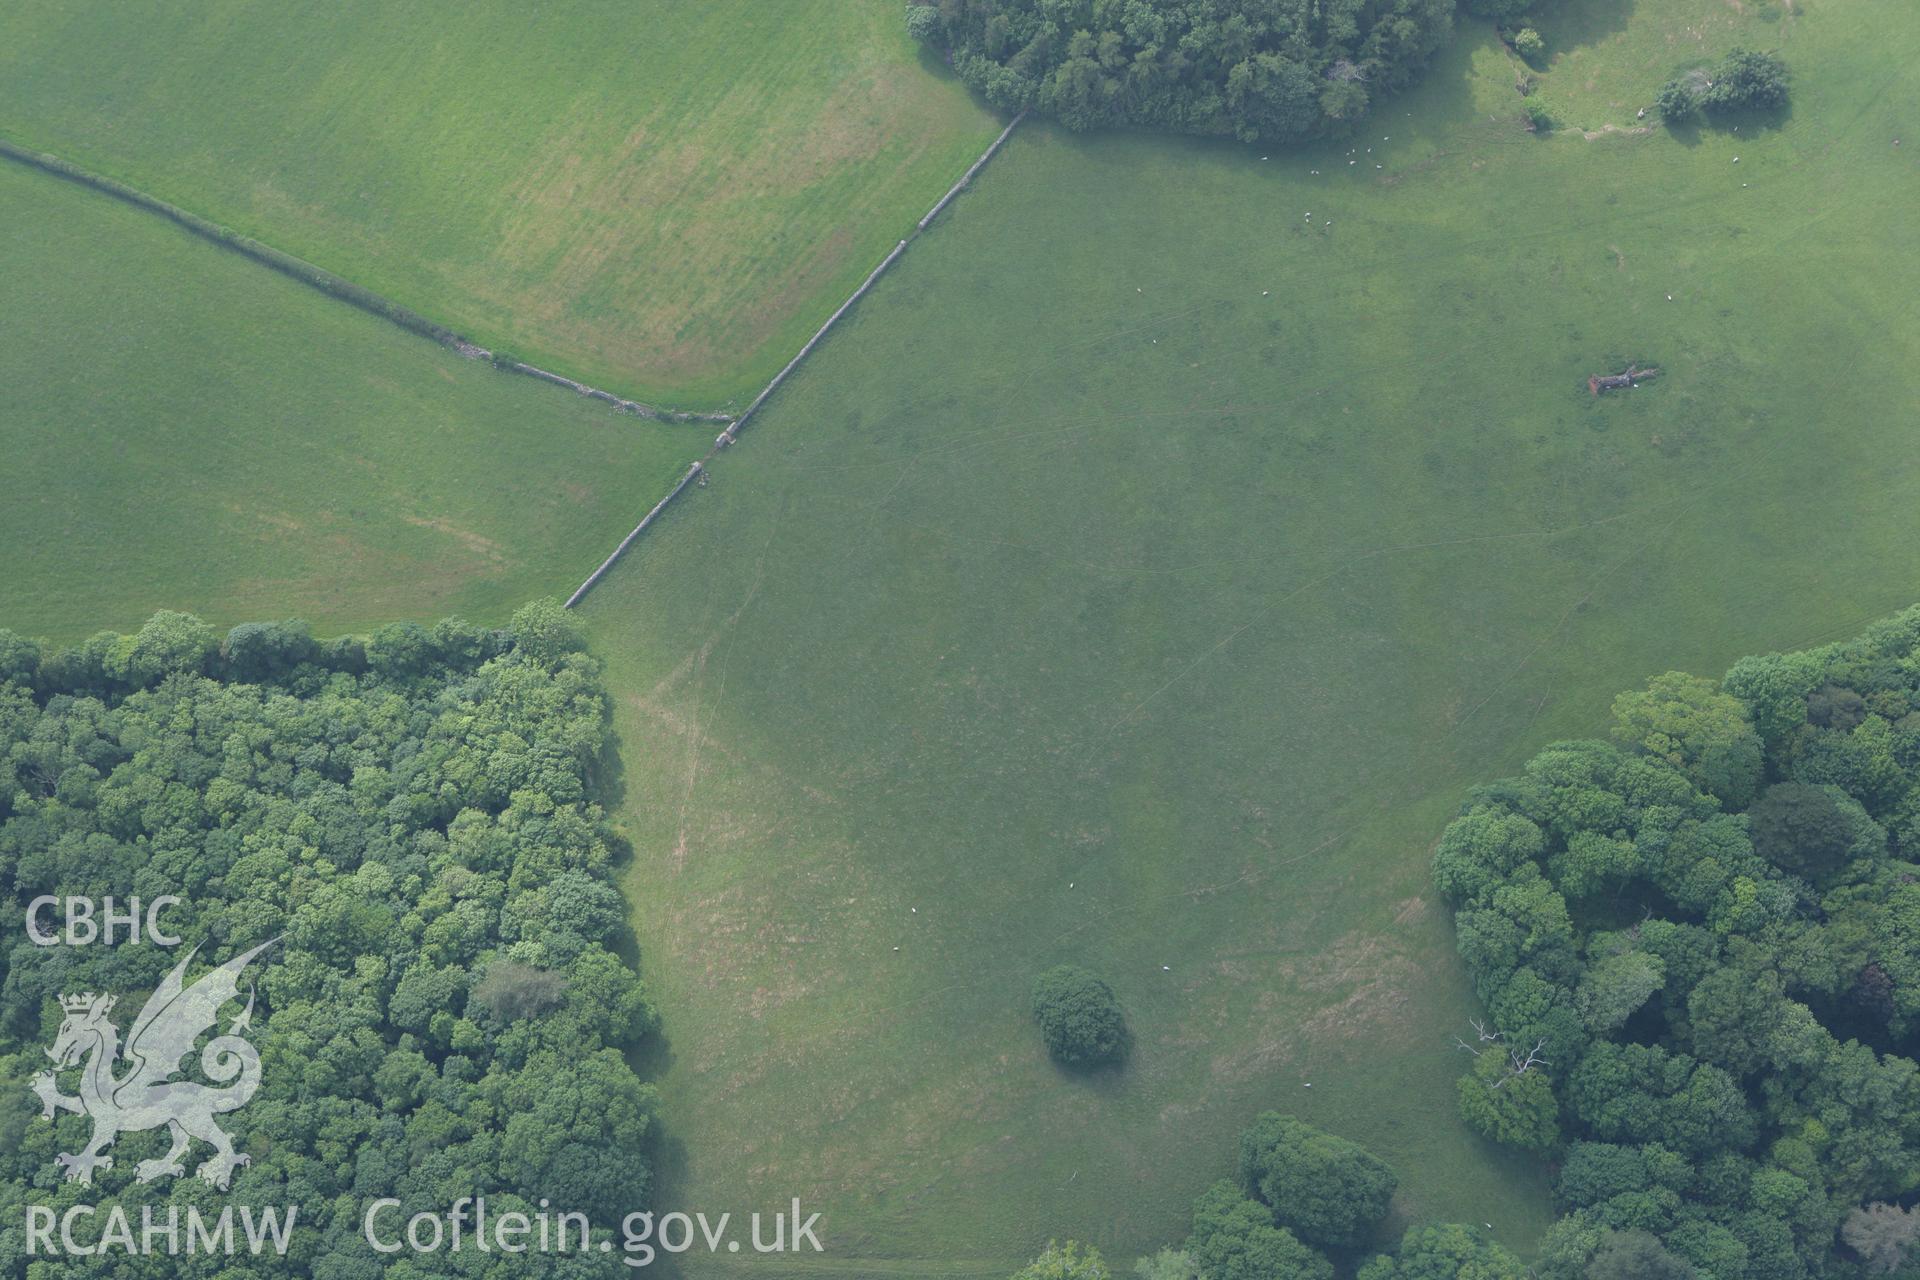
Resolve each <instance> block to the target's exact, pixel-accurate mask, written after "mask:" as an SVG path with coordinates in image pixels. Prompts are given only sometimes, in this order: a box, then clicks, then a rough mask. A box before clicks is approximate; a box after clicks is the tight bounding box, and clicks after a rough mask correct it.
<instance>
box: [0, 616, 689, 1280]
mask: <svg viewBox="0 0 1920 1280" xmlns="http://www.w3.org/2000/svg"><path fill="white" fill-rule="evenodd" d="M606 725H607V707H606V698H605V695H604V694H603V692H602V690H601V687H600V683H599V668H598V666H597V664H596V662H595V661H594V660H593V659H592V658H591V657H590V656H588V655H587V654H585V653H584V652H582V645H581V641H580V636H579V633H578V631H577V629H576V628H575V626H574V624H573V622H572V620H571V618H570V617H568V616H567V615H565V614H564V613H562V612H561V611H560V610H559V609H558V608H557V607H556V606H553V605H551V604H541V605H536V606H529V607H528V608H527V609H525V610H522V611H521V612H520V613H519V614H517V615H516V616H515V618H514V621H513V624H512V625H511V626H510V627H508V628H506V629H504V630H486V629H480V628H475V627H470V626H467V625H465V624H463V623H459V622H453V621H449V622H443V623H440V624H438V625H436V626H433V627H420V626H416V625H412V624H405V625H399V626H392V627H387V628H384V629H382V630H381V631H378V632H376V633H375V634H374V635H372V636H371V637H368V638H366V639H365V640H358V639H346V640H337V641H328V642H322V641H316V640H315V639H313V638H312V637H311V636H310V635H309V634H308V632H307V629H306V628H305V627H304V626H301V625H299V624H297V623H271V624H249V625H245V626H240V627H235V628H234V629H233V630H231V631H229V632H228V633H227V634H226V635H225V636H224V637H222V636H220V635H219V634H218V633H216V632H215V631H214V630H213V629H212V628H210V627H208V626H207V625H206V624H205V623H203V622H201V621H200V620H198V619H196V618H192V617H190V616H188V615H185V614H175V613H161V614H157V615H155V617H154V618H153V619H152V621H150V622H148V623H147V624H146V626H144V627H142V628H141V629H140V630H139V631H138V632H137V633H135V634H134V635H131V636H119V635H113V634H106V633H103V634H102V635H98V636H95V637H94V638H92V639H90V640H88V641H85V642H84V643H82V644H79V645H76V646H74V647H72V648H69V649H63V650H55V651H51V652H43V651H42V650H41V649H40V648H39V647H38V646H36V645H33V644H31V643H28V642H25V641H22V640H21V639H19V638H18V637H16V636H13V635H10V634H8V633H6V632H4V631H0V885H4V889H5V896H6V897H7V898H8V900H9V901H13V902H17V903H21V904H24V903H25V902H26V901H28V900H29V899H31V898H33V897H35V896H38V895H42V894H56V895H59V896H61V897H65V896H68V895H80V896H87V897H92V898H94V899H96V900H98V899H102V898H104V897H106V896H108V895H111V896H113V897H114V899H115V900H116V902H119V903H125V902H126V901H128V900H129V899H132V898H136V897H137V898H141V899H143V900H145V901H148V902H151V901H152V900H154V899H156V898H158V897H160V896H162V895H172V896H175V897H178V898H179V899H180V901H179V903H178V905H176V906H172V907H170V908H169V909H168V911H167V914H166V915H165V916H164V924H165V926H166V928H167V929H168V931H169V932H170V933H172V934H176V935H178V936H179V937H180V938H181V939H182V946H181V947H179V948H166V947H159V946H147V945H142V946H125V945H122V946H112V947H108V946H85V947H76V946H59V947H40V946H35V945H33V944H32V943H31V942H30V941H28V940H27V939H26V937H25V936H24V932H23V930H24V924H23V914H24V913H22V912H19V911H15V912H12V913H9V914H8V915H7V916H6V917H5V919H4V921H0V942H3V943H4V946H3V947H0V966H4V968H3V969H0V976H3V982H0V1085H4V1087H3V1088H0V1133H3V1134H5V1136H6V1139H7V1140H6V1141H5V1143H4V1144H0V1152H3V1153H4V1154H0V1171H3V1172H4V1181H3V1182H0V1274H5V1275H21V1274H25V1267H26V1262H25V1260H24V1255H23V1248H24V1242H23V1238H22V1227H21V1224H22V1220H23V1216H24V1215H23V1211H22V1205H23V1203H25V1202H26V1201H27V1200H28V1198H29V1197H31V1199H32V1201H33V1202H34V1203H40V1204H49V1205H51V1206H52V1207H53V1208H54V1209H55V1210H56V1211H60V1210H63V1209H64V1208H65V1207H66V1206H68V1205H70V1204H73V1203H81V1202H84V1203H89V1204H95V1205H98V1206H100V1207H101V1208H102V1210H103V1211H104V1209H105V1208H106V1207H107V1206H110V1205H121V1206H125V1207H127V1209H128V1210H129V1212H130V1213H131V1215H132V1217H133V1220H134V1221H135V1222H136V1223H137V1222H138V1221H139V1220H140V1219H139V1213H140V1207H141V1206H145V1205H155V1206H158V1207H159V1210H160V1212H162V1213H163V1214H164V1211H165V1206H166V1205H167V1204H168V1203H169V1201H170V1197H178V1198H188V1197H191V1196H193V1195H195V1194H197V1193H204V1192H205V1191H206V1188H205V1187H203V1186H202V1185H201V1184H199V1183H197V1182H195V1181H194V1180H193V1179H192V1178H190V1177H189V1178H187V1179H184V1180H180V1181H178V1182H177V1183H176V1182H170V1181H166V1180H162V1181H156V1182H152V1183H148V1184H141V1183H139V1182H137V1181H136V1179H135V1165H136V1163H137V1160H136V1158H135V1157H137V1156H141V1155H154V1154H158V1153H159V1152H160V1151H161V1150H162V1149H163V1147H164V1145H165V1134H164V1132H149V1133H141V1134H129V1135H126V1136H124V1137H123V1138H122V1139H121V1140H120V1144H119V1147H118V1148H117V1150H118V1151H119V1155H120V1158H119V1160H118V1162H117V1164H116V1165H115V1166H114V1167H113V1168H111V1169H103V1170H101V1171H99V1172H97V1173H96V1174H95V1180H94V1184H93V1185H92V1186H81V1185H78V1184H73V1183H63V1182H61V1181H60V1180H59V1172H58V1170H57V1169H56V1167H55V1163H54V1156H55V1154H56V1153H57V1152H60V1151H78V1150H80V1149H81V1147H82V1146H83V1145H84V1144H85V1142H86V1139H87V1134H88V1131H89V1121H88V1119H87V1118H86V1117H85V1116H79V1115H70V1114H61V1115H60V1116H59V1117H58V1119H56V1120H55V1121H54V1122H52V1123H49V1122H47V1121H46V1120H44V1119H42V1118H40V1112H39V1109H38V1108H37V1107H36V1106H35V1105H34V1103H33V1100H32V1098H31V1096H30V1095H29V1093H28V1090H27V1083H26V1080H27V1076H28V1075H29V1074H31V1073H32V1072H34V1071H38V1070H41V1069H44V1068H45V1066H46V1059H45V1056H44V1054H43V1053H42V1049H43V1048H44V1046H46V1045H47V1044H49V1043H51V1042H52V1038H53V1035H54V1032H55V1030H56V1028H57V1027H58V1026H59V1024H60V1021H61V1017H62V1013H61V1005H60V1003H59V1000H58V997H59V996H60V995H61V994H63V993H72V992H78V991H83V990H86V991H102V992H112V993H115V994H117V995H119V996H120V998H121V1004H122V1007H123V1008H127V1007H129V1006H130V1007H131V1009H137V1008H138V1007H139V1004H140V1001H141V1000H142V998H143V995H144V993H145V992H146V991H149V990H151V989H152V988H153V987H154V986H155V984H156V983H157V982H159V980H160V979H161V977H162V976H163V975H164V974H165V973H166V972H167V971H168V970H169V969H170V968H172V966H173V965H174V964H175V963H177V962H178V960H179V959H180V958H181V957H182V956H184V955H185V954H186V948H187V947H191V946H194V945H196V944H197V945H198V946H199V947H200V951H199V953H198V957H197V960H196V964H200V963H204V962H209V961H210V962H213V963H219V962H221V961H223V960H225V959H227V958H229V957H231V956H233V955H235V954H237V953H239V952H241V951H243V950H244V949H247V948H251V947H253V946H255V945H258V944H260V943H262V942H266V941H267V940H269V939H273V938H279V939H281V941H280V942H279V943H278V944H277V945H276V946H274V947H272V948H270V949H269V950H268V951H266V952H265V953H263V954H262V956H261V957H260V959H258V960H257V961H255V962H254V964H253V965H252V966H251V967H250V968H249V971H248V980H249V981H253V980H255V979H257V992H256V996H255V1005H254V1008H253V1010H252V1030H251V1031H250V1032H249V1037H250V1039H251V1040H252V1042H253V1043H254V1044H255V1045H256V1047H257V1049H258V1052H259V1055H260V1058H261V1060H262V1069H261V1078H260V1079H261V1082H260V1085H259V1089H258V1092H257V1093H256V1094H255V1095H254V1096H253V1097H252V1099H251V1101H249V1102H248V1103H247V1104H246V1105H245V1106H244V1107H243V1108H241V1109H240V1110H237V1111H235V1112H233V1113H232V1114H231V1115H229V1116H226V1117H224V1118H223V1126H224V1127H226V1128H227V1129H228V1131H229V1132H230V1133H231V1134H232V1136H233V1139H234V1142H235V1145H236V1147H237V1148H238V1150H239V1151H240V1152H241V1153H243V1154H245V1155H247V1156H249V1157H250V1159H251V1163H249V1164H247V1165H246V1166H245V1167H244V1168H242V1169H240V1170H239V1171H238V1173H237V1174H236V1176H235V1177H234V1180H233V1186H232V1198H233V1200H234V1201H236V1202H238V1203H243V1204H255V1205H264V1204H297V1205H299V1206H300V1219H299V1222H300V1227H301V1230H300V1231H299V1232H298V1233H297V1234H296V1235H295V1236H294V1237H293V1240H294V1245H293V1248H292V1249H291V1250H290V1251H289V1253H288V1254H287V1256H286V1257H285V1258H283V1259H281V1258H273V1257H261V1258H258V1259H253V1260H250V1261H249V1262H248V1270H247V1274H249V1275H300V1276H316V1277H329V1278H331V1280H342V1278H345V1277H358V1276H374V1275H381V1274H386V1275H394V1276H407V1275H424V1274H427V1272H425V1271H417V1270H412V1269H411V1268H412V1267H414V1266H415V1265H417V1264H415V1263H412V1262H410V1261H404V1260H402V1261H395V1260H390V1259H386V1258H383V1257H382V1256H380V1255H378V1254H376V1253H374V1252H372V1250H371V1249H370V1248H369V1247H368V1245H367V1244H366V1243H365V1241H364V1240H363V1238H362V1236H361V1230H360V1217H359V1214H360V1211H361V1210H362V1209H363V1208H364V1207H365V1206H366V1205H367V1204H368V1203H369V1202H370V1201H372V1200H374V1199H376V1198H380V1197H393V1198H396V1199H398V1200H400V1201H401V1202H402V1203H403V1204H404V1205H406V1206H407V1208H406V1213H407V1214H411V1213H413V1212H416V1211H418V1210H420V1209H425V1208H430V1207H431V1208H438V1209H444V1207H445V1206H448V1205H451V1204H453V1203H454V1202H455V1201H456V1200H458V1199H459V1198H461V1197H465V1196H477V1195H485V1196H486V1197H487V1198H488V1204H489V1208H490V1209H491V1210H494V1211H497V1212H502V1213H504V1212H508V1211H512V1210H518V1211H522V1212H532V1211H533V1208H534V1205H535V1203H536V1202H537V1201H538V1200H539V1199H540V1198H541V1197H546V1198H548V1199H550V1200H551V1201H552V1203H553V1204H554V1205H556V1206H565V1207H566V1209H568V1210H578V1211H582V1212H586V1213H588V1214H590V1215H592V1216H593V1218H594V1219H595V1221H596V1222H597V1223H600V1224H602V1225H603V1226H604V1225H605V1224H606V1223H609V1222H611V1221H614V1220H615V1219H616V1218H617V1217H618V1216H619V1215H622V1214H625V1213H627V1212H629V1211H632V1210H636V1209H640V1208H644V1207H645V1200H646V1195H647V1188H648V1183H649V1179H650V1169H649V1167H648V1163H647V1156H646V1140H647V1138H648V1135H649V1133H650V1131H651V1129H652V1126H653V1112H654V1092H653V1089H652V1087H651V1086H650V1085H648V1084H646V1083H645V1082H643V1081H642V1080H640V1079H639V1078H638V1077H637V1076H636V1075H635V1074H634V1072H633V1070H632V1069H631V1068H630V1067H629V1066H628V1063H627V1060H626V1051H627V1050H629V1049H630V1048H632V1047H633V1046H634V1045H635V1044H637V1043H638V1042H639V1041H641V1040H642V1039H643V1038H644V1037H645V1036H646V1035H647V1034H648V1033H649V1032H650V1030H651V1029H652V1028H653V1026H654V1021H655V1019H654V1013H653V1010H652V1007H651V1006H650V1004H649V1003H648V1000H647V996H646V992H645V990H644V988H643V987H642V985H641V983H640V980H639V978H638V977H637V976H636V974H635V973H634V971H633V969H632V968H631V967H630V965H629V964H628V963H627V962H626V961H624V960H623V959H621V958H620V954H619V952H620V950H621V949H623V948H624V946H625V942H624V938H625V933H624V931H625V924H624V919H625V910H624V906H623V903H622V900H621V898H620V895H619V892H618V891H617V889H616V888H615V886H614V864H615V857H616V854H615V848H616V842H615V839H614V837H613V836H612V835H611V833H610V831H609V829H608V828H607V826H606V823H605V821H604V819H603V815H602V812H601V809H600V806H599V803H598V802H597V800H596V798H595V769H596V763H597V761H598V759H599V757H600V754H601V751H602V748H603V746H604V743H605V740H606V732H607V729H606ZM197 976H198V970H196V971H195V972H193V973H190V974H189V980H191V979H192V978H193V977H197ZM129 1016H130V1015H129ZM223 1023H224V1019H223ZM192 1061H193V1060H192V1059H189V1065H191V1062H192ZM66 1091H67V1092H71V1091H72V1089H71V1088H70V1087H69V1088H67V1089H66ZM203 1154H204V1151H201V1152H198V1153H196V1155H195V1156H193V1157H190V1159H197V1158H199V1156H200V1155H203ZM95 1221H99V1219H98V1218H96V1219H95ZM224 1265H230V1264H228V1263H227V1262H225V1260H221V1259H209V1258H204V1257H203V1258H197V1259H183V1258H177V1257H168V1256H166V1255H165V1254H164V1253H162V1254H159V1255H155V1256H151V1257H142V1256H132V1257H128V1258H125V1259H124V1260H123V1259H120V1258H117V1257H116V1258H115V1260H114V1263H113V1267H114V1270H113V1272H112V1274H115V1275H118V1276H124V1277H146V1276H153V1277H167V1278H168V1280H174V1278H176V1277H187V1276H207V1277H211V1276H214V1275H216V1274H221V1275H229V1274H230V1275H237V1274H239V1272H220V1271H219V1268H220V1267H221V1266H224ZM449 1265H453V1264H449ZM466 1265H467V1264H464V1263H463V1264H460V1266H461V1267H462V1268H465V1267H466ZM476 1265H477V1263H476ZM515 1265H516V1268H517V1269H516V1270H515V1271H514V1272H513V1274H515V1275H567V1276H582V1277H584V1276H615V1275H620V1274H623V1273H624V1272H625V1269H624V1268H623V1267H621V1266H620V1265H619V1262H618V1261H617V1260H616V1259H611V1258H606V1257H603V1256H593V1257H582V1256H580V1255H578V1254H574V1255H571V1256H569V1255H558V1254H546V1255H533V1254H528V1255H524V1256H522V1257H520V1258H518V1259H516V1260H515ZM34 1268H35V1270H34V1274H35V1275H40V1274H42V1273H43V1271H44V1274H45V1275H47V1276H49V1277H52V1276H55V1275H67V1274H73V1275H79V1274H82V1273H83V1272H84V1273H85V1274H96V1272H94V1271H92V1270H88V1269H87V1267H86V1264H85V1262H84V1261H76V1262H74V1263H71V1264H65V1263H60V1262H50V1261H47V1260H44V1259H42V1260H39V1261H37V1262H35V1264H34ZM49 1268H51V1269H49ZM63 1268H78V1269H63ZM434 1273H435V1274H446V1272H444V1271H439V1270H436V1271H435V1272H434ZM98 1274H105V1272H98ZM472 1274H480V1272H479V1271H477V1270H475V1271H473V1272H472Z"/></svg>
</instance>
